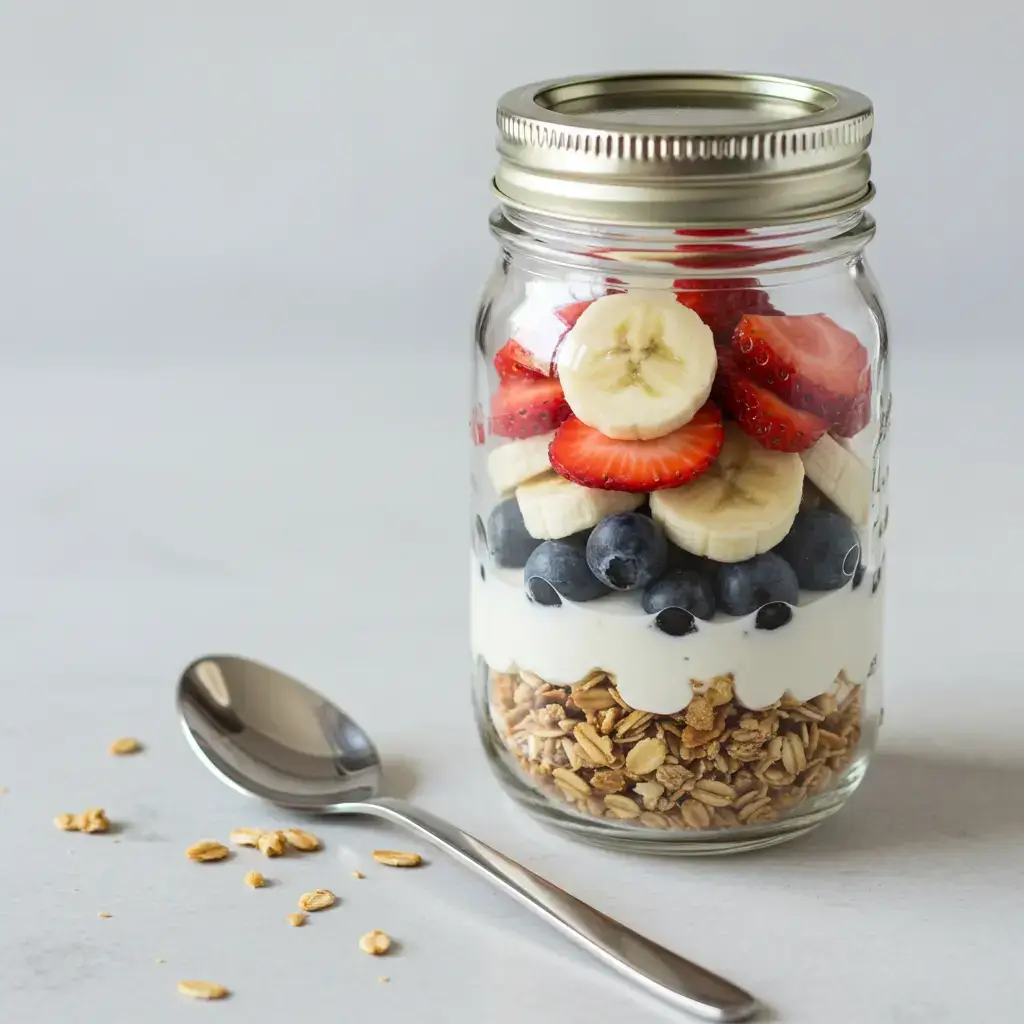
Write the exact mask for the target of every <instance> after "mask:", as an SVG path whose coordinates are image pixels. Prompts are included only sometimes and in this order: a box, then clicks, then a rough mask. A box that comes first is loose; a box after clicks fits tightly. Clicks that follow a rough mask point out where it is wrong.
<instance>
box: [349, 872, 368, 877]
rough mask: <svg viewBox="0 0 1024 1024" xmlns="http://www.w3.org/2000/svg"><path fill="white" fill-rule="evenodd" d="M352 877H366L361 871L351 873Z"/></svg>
mask: <svg viewBox="0 0 1024 1024" xmlns="http://www.w3.org/2000/svg"><path fill="white" fill-rule="evenodd" d="M352 877H353V878H365V877H366V875H364V874H363V873H362V871H353V872H352Z"/></svg>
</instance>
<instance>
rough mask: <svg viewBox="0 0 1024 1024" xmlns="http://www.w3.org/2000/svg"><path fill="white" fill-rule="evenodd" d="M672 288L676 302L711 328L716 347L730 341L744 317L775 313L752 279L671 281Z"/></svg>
mask: <svg viewBox="0 0 1024 1024" xmlns="http://www.w3.org/2000/svg"><path fill="white" fill-rule="evenodd" d="M673 286H674V287H675V288H676V298H677V299H678V300H679V301H680V302H681V303H682V304H683V305H684V306H689V308H690V309H692V310H693V311H694V313H696V314H697V316H699V317H700V318H701V320H703V321H704V323H706V324H707V325H708V327H710V328H711V330H712V333H713V334H714V336H715V341H716V342H717V343H718V344H719V345H723V344H725V343H726V342H727V341H729V340H730V339H731V338H732V334H733V331H734V330H735V329H736V325H737V324H738V323H739V322H740V317H742V316H743V315H744V313H759V314H761V315H763V316H770V315H772V314H774V313H776V312H777V310H776V309H775V307H774V306H773V305H772V304H771V303H770V302H769V301H768V293H767V292H765V291H763V290H762V289H760V288H758V286H757V280H756V278H753V277H737V278H731V279H729V278H707V279H705V280H699V279H695V280H690V281H688V280H680V281H673Z"/></svg>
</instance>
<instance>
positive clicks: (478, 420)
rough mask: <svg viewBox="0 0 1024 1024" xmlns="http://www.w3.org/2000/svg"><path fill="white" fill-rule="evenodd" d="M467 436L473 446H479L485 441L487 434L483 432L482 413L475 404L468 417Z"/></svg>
mask: <svg viewBox="0 0 1024 1024" xmlns="http://www.w3.org/2000/svg"><path fill="white" fill-rule="evenodd" d="M469 436H470V438H471V440H472V441H473V444H474V445H476V446H478V447H479V446H480V445H482V444H485V443H486V441H487V433H486V431H485V430H484V411H483V409H482V408H481V407H480V403H479V402H477V403H476V405H474V406H473V411H472V413H470V416H469Z"/></svg>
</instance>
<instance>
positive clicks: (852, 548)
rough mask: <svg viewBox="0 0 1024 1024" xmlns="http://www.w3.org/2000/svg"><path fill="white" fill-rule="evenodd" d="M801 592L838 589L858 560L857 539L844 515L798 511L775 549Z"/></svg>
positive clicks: (848, 578)
mask: <svg viewBox="0 0 1024 1024" xmlns="http://www.w3.org/2000/svg"><path fill="white" fill-rule="evenodd" d="M776 550H777V551H778V553H779V554H780V555H782V557H783V558H785V559H786V561H787V562H789V564H790V565H791V566H793V569H794V571H795V572H796V578H797V580H798V581H799V583H800V586H801V587H803V588H804V589H805V590H838V589H839V588H840V587H842V586H845V585H846V584H847V583H849V581H850V579H851V578H852V577H853V575H854V573H855V572H856V570H857V563H858V562H859V561H860V540H859V539H858V537H857V531H856V529H854V526H853V523H851V522H850V520H849V519H847V518H846V516H843V515H840V514H839V513H838V512H829V511H828V510H826V509H820V508H819V509H814V510H813V511H811V512H800V513H798V514H797V517H796V520H795V521H794V523H793V528H792V529H791V530H790V531H789V533H788V534H786V536H785V538H783V541H782V543H781V544H779V546H778V548H777V549H776Z"/></svg>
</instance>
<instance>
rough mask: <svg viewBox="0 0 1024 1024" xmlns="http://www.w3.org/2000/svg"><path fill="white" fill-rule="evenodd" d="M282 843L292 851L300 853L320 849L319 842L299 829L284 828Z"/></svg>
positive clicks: (310, 833)
mask: <svg viewBox="0 0 1024 1024" xmlns="http://www.w3.org/2000/svg"><path fill="white" fill-rule="evenodd" d="M283 834H284V841H285V842H286V843H287V844H288V845H289V846H290V847H291V848H292V849H293V850H300V851H301V852H302V853H311V852H312V851H313V850H319V849H320V840H319V839H317V837H316V836H315V835H313V833H312V832H303V830H302V829H301V828H286V829H285V830H284V833H283Z"/></svg>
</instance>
